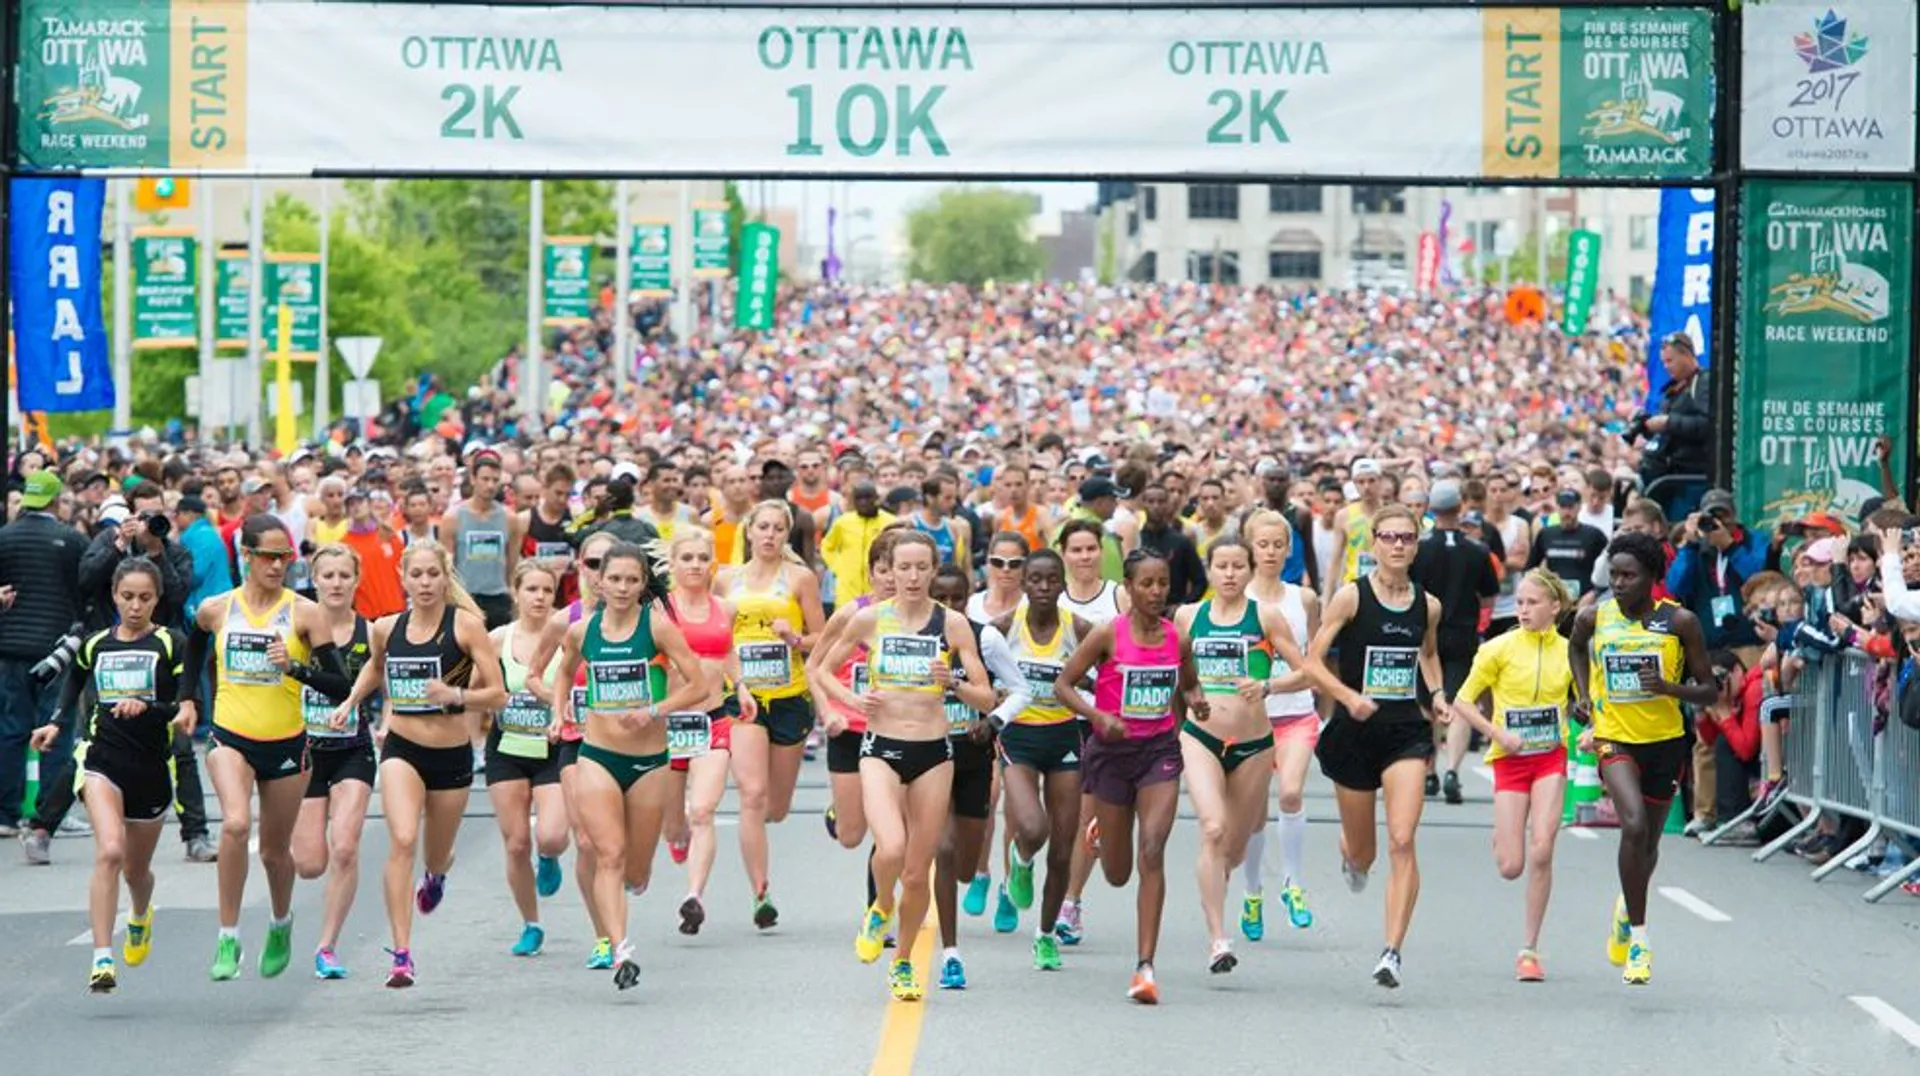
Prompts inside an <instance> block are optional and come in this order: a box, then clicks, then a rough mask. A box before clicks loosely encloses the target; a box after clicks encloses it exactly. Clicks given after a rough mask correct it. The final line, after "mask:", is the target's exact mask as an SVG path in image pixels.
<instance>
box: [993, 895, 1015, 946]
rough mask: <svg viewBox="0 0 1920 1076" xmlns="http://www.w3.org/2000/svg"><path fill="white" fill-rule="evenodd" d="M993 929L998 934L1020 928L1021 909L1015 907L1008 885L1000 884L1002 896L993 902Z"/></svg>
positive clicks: (1008, 932) (1009, 932)
mask: <svg viewBox="0 0 1920 1076" xmlns="http://www.w3.org/2000/svg"><path fill="white" fill-rule="evenodd" d="M993 929H994V933H996V934H1011V933H1013V932H1014V931H1016V930H1018V929H1020V909H1019V908H1016V907H1014V904H1013V896H1012V895H1011V894H1009V893H1008V892H1007V887H1006V886H1005V885H1004V884H1003V885H1001V886H1000V897H999V899H998V900H996V901H994V904H993Z"/></svg>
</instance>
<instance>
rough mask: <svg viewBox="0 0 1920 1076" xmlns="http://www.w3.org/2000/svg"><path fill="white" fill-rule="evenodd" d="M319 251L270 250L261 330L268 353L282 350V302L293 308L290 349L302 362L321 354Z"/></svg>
mask: <svg viewBox="0 0 1920 1076" xmlns="http://www.w3.org/2000/svg"><path fill="white" fill-rule="evenodd" d="M321 271H322V267H321V265H320V255H318V254H269V255H267V265H266V282H265V283H266V287H265V290H266V293H267V294H266V298H265V301H264V302H262V303H261V304H260V334H261V335H262V336H263V337H265V341H266V342H265V343H264V344H262V345H261V348H262V350H263V351H264V352H265V353H266V354H268V355H275V354H278V353H279V351H280V306H281V304H283V303H284V304H285V305H286V307H287V309H288V310H290V311H292V312H293V331H292V334H291V335H292V337H293V339H292V341H291V342H290V347H289V349H288V350H289V352H290V354H291V356H292V357H293V358H294V359H295V360H296V361H299V362H312V361H314V360H315V359H318V358H319V357H320V274H321Z"/></svg>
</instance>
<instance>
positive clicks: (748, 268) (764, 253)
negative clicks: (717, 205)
mask: <svg viewBox="0 0 1920 1076" xmlns="http://www.w3.org/2000/svg"><path fill="white" fill-rule="evenodd" d="M740 248H741V250H742V252H743V257H742V258H741V262H740V285H739V290H738V292H737V293H736V294H735V296H734V300H733V327H734V328H736V329H758V330H760V331H762V332H765V331H767V330H769V329H771V328H773V308H774V304H775V303H776V302H777V293H778V291H779V288H780V229H778V228H775V227H774V226H773V225H771V224H759V223H755V224H749V225H747V226H746V227H745V228H742V229H741V230H740Z"/></svg>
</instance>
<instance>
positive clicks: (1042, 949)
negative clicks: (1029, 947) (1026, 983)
mask: <svg viewBox="0 0 1920 1076" xmlns="http://www.w3.org/2000/svg"><path fill="white" fill-rule="evenodd" d="M1033 970H1035V971H1059V970H1060V942H1059V940H1058V939H1056V938H1055V937H1054V936H1053V935H1051V934H1041V935H1039V936H1038V937H1036V938H1034V939H1033Z"/></svg>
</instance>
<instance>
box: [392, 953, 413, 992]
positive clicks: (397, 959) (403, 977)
mask: <svg viewBox="0 0 1920 1076" xmlns="http://www.w3.org/2000/svg"><path fill="white" fill-rule="evenodd" d="M387 952H389V953H392V954H393V967H392V968H391V969H389V970H388V971H387V986H388V987H390V988H391V989H394V990H404V989H405V988H407V987H409V986H412V985H413V954H412V953H411V952H409V951H408V950H405V949H389V950H387Z"/></svg>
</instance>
